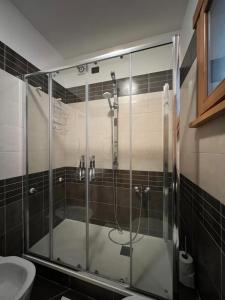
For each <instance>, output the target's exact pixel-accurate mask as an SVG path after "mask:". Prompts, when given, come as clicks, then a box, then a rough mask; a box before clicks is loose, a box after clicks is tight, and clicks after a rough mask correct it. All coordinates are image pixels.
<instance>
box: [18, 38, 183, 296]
mask: <svg viewBox="0 0 225 300" xmlns="http://www.w3.org/2000/svg"><path fill="white" fill-rule="evenodd" d="M177 41H178V37H175V38H174V42H173V43H172V42H171V43H166V44H163V45H157V47H156V46H154V47H151V46H149V45H148V46H143V47H137V48H134V49H130V50H126V51H122V52H119V53H113V54H110V55H105V56H102V57H99V58H95V59H93V60H87V61H84V62H81V63H80V64H79V65H76V66H73V67H68V68H61V69H57V70H54V71H50V72H37V73H34V74H29V75H27V76H26V79H25V80H26V197H25V206H24V215H25V255H29V256H32V257H37V258H39V259H41V260H42V262H43V263H44V262H46V261H50V262H52V263H54V264H55V265H60V266H63V267H66V268H69V269H70V270H74V274H75V276H76V274H77V272H78V273H79V272H85V273H86V274H87V276H88V274H92V276H96V278H97V280H98V279H99V281H101V278H105V279H109V280H111V281H112V282H114V283H118V285H120V286H122V287H125V288H127V287H128V288H130V289H134V290H136V291H139V292H141V293H142V292H143V293H147V294H149V295H154V296H159V297H162V298H165V299H175V297H174V295H175V288H176V286H175V281H176V280H175V279H174V278H175V275H176V274H175V272H176V262H175V257H176V255H177V245H178V238H177V220H176V209H177V197H176V190H175V189H176V188H178V186H179V181H178V180H177V179H178V178H177V169H176V155H177V153H176V143H177V137H178V135H177V132H176V134H174V132H175V130H176V129H177V120H178V114H177V111H178V110H177V102H176V99H177V98H176V86H178V85H179V82H178V81H179V80H178V81H177V80H176V78H177V76H178V74H177V72H176V69H175V68H174V63H173V57H175V58H176V59H174V61H176V63H177V57H176V49H177ZM174 124H175V125H174Z"/></svg>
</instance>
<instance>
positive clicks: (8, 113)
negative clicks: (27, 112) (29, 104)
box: [0, 70, 24, 179]
mask: <svg viewBox="0 0 225 300" xmlns="http://www.w3.org/2000/svg"><path fill="white" fill-rule="evenodd" d="M23 93H24V85H23V82H22V81H21V80H19V79H17V78H16V77H14V76H12V75H10V74H8V73H6V72H5V71H2V70H0V107H1V109H0V179H5V178H10V177H15V176H21V175H23V173H24V165H23V147H22V138H23V126H24V124H23V120H22V111H23Z"/></svg>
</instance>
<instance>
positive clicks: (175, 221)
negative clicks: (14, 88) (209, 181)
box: [23, 34, 180, 300]
mask: <svg viewBox="0 0 225 300" xmlns="http://www.w3.org/2000/svg"><path fill="white" fill-rule="evenodd" d="M167 44H173V47H172V48H173V53H172V58H173V100H172V105H173V129H172V131H173V133H172V135H173V136H172V143H173V150H172V243H173V300H177V299H178V274H179V273H178V272H179V263H178V258H179V218H178V216H179V190H180V164H179V119H180V70H179V34H176V35H174V36H173V37H172V38H171V36H170V37H168V36H162V37H161V38H160V39H159V40H157V41H154V42H151V43H146V44H143V45H139V46H135V47H130V48H126V49H121V50H116V51H112V52H109V53H106V54H103V55H100V56H96V57H92V58H88V59H85V60H81V61H77V62H76V63H75V64H73V65H69V66H65V67H59V68H55V69H50V70H47V71H38V72H34V73H30V74H27V75H25V76H24V81H25V83H26V89H27V87H28V78H29V77H31V76H35V75H37V76H38V75H48V83H49V84H48V95H49V120H50V121H49V134H48V144H49V182H50V183H51V182H53V172H52V154H51V149H52V123H51V119H52V114H53V107H52V101H51V98H52V74H53V73H56V72H60V71H63V70H69V69H72V68H75V67H76V66H79V65H85V64H89V63H94V62H98V61H103V60H107V59H110V58H115V57H120V56H122V55H129V56H130V66H129V68H130V76H129V78H130V80H129V82H130V98H131V97H132V53H135V52H139V51H142V50H147V49H151V48H155V47H160V46H164V45H167ZM85 95H86V96H85V98H86V99H85V102H86V113H87V111H88V108H87V103H88V84H86V85H85ZM27 101H28V97H27V93H26V100H25V103H26V105H25V110H26V113H25V116H26V118H27ZM131 106H132V105H131V101H130V109H132V108H131ZM87 119H88V117H87ZM87 122H88V120H87ZM86 125H87V126H86V131H87V130H88V129H87V128H88V124H86ZM87 136H88V134H87V132H86V139H87V140H88V138H87ZM23 139H24V145H25V147H24V157H25V166H26V175H27V174H29V172H28V151H27V149H28V142H27V140H28V138H27V122H26V126H25V133H24V135H23ZM131 139H132V138H131V137H130V144H131V142H132V140H131ZM167 150H168V149H167ZM88 155H89V153H88V145H86V159H87V158H88ZM167 157H168V156H167ZM131 160H132V158H130V165H131V163H132V161H131ZM167 168H168V160H167V159H166V155H164V160H163V169H166V170H167ZM86 172H87V174H88V164H86ZM87 181H88V176H86V188H87V189H88V182H87ZM130 183H131V184H132V168H130ZM25 186H26V191H25V197H24V209H23V216H24V237H25V242H24V251H23V252H24V254H23V256H24V257H25V258H27V259H29V260H32V261H34V262H37V263H39V264H42V265H45V266H47V267H50V268H53V269H55V270H58V271H60V272H62V273H65V274H68V275H70V276H72V277H77V278H79V279H82V280H84V281H86V282H90V283H94V284H96V285H98V286H101V287H103V288H107V289H110V290H112V291H115V292H120V293H123V294H124V295H125V296H129V295H132V294H135V292H133V291H132V289H133V287H132V284H129V285H127V284H119V283H118V284H117V283H115V282H114V281H110V280H106V279H102V278H101V277H99V276H94V275H93V274H89V273H88V271H87V272H81V271H76V270H75V269H72V268H69V267H67V266H66V265H60V264H57V262H56V261H55V260H53V191H52V184H49V234H50V242H49V259H48V258H42V257H39V256H38V255H35V254H31V253H29V251H28V248H29V240H28V239H29V208H28V203H27V199H28V176H26V178H25ZM85 201H86V205H87V212H86V224H88V223H89V216H88V191H86V199H85ZM130 202H131V204H132V190H131V189H130ZM167 213H168V212H167V211H166V210H163V215H164V214H167ZM163 217H165V218H167V215H164V216H163ZM88 230H89V229H88V226H86V244H87V245H88V243H89V241H88ZM130 245H131V247H132V205H130ZM88 249H89V247H86V267H87V270H88V267H89V266H88V256H89V254H88ZM130 282H131V283H132V255H131V256H130ZM152 296H154V295H152Z"/></svg>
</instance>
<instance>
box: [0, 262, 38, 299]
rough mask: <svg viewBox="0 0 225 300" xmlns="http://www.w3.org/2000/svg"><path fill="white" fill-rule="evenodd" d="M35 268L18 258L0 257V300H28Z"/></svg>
mask: <svg viewBox="0 0 225 300" xmlns="http://www.w3.org/2000/svg"><path fill="white" fill-rule="evenodd" d="M35 274H36V270H35V266H34V265H33V264H32V263H31V262H29V261H27V260H25V259H23V258H20V257H16V256H8V257H0V299H1V300H29V299H30V293H31V289H32V284H33V281H34V277H35Z"/></svg>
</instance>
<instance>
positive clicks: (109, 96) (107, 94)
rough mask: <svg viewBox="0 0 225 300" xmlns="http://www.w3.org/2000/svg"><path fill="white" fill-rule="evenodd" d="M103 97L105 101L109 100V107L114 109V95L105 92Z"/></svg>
mask: <svg viewBox="0 0 225 300" xmlns="http://www.w3.org/2000/svg"><path fill="white" fill-rule="evenodd" d="M103 97H104V98H105V99H108V102H109V107H110V109H113V106H112V103H111V97H112V94H111V93H109V92H105V93H103Z"/></svg>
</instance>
